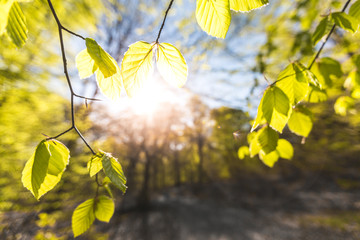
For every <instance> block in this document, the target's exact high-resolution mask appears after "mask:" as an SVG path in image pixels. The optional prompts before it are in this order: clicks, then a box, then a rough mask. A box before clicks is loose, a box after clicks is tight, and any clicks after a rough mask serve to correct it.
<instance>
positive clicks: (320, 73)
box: [312, 57, 343, 87]
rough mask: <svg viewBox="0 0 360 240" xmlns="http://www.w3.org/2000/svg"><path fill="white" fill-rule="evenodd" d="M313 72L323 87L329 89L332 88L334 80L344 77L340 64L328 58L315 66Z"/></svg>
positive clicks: (320, 60)
mask: <svg viewBox="0 0 360 240" xmlns="http://www.w3.org/2000/svg"><path fill="white" fill-rule="evenodd" d="M312 72H313V73H314V74H315V76H316V77H317V79H318V80H319V82H320V84H321V85H322V86H328V87H331V86H332V81H333V80H336V79H338V78H340V77H341V76H342V75H343V72H342V70H341V65H340V63H339V62H338V61H336V60H334V59H332V58H328V57H325V58H321V59H319V60H318V61H317V62H316V63H315V64H314V65H313V68H312Z"/></svg>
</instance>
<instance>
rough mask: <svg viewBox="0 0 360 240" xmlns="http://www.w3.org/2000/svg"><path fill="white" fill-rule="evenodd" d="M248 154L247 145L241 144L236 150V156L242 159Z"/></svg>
mask: <svg viewBox="0 0 360 240" xmlns="http://www.w3.org/2000/svg"><path fill="white" fill-rule="evenodd" d="M249 154H250V152H249V147H248V146H241V147H240V148H239V150H238V157H239V158H240V159H244V158H245V156H248V155H249Z"/></svg>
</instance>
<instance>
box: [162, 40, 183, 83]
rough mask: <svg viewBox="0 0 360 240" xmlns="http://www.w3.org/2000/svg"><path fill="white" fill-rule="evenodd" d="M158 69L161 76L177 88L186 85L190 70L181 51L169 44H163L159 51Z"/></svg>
mask: <svg viewBox="0 0 360 240" xmlns="http://www.w3.org/2000/svg"><path fill="white" fill-rule="evenodd" d="M156 64H157V68H158V70H159V72H160V74H161V76H162V77H163V78H164V79H165V80H166V81H168V82H169V83H171V84H173V85H174V86H177V87H182V86H184V84H185V83H186V80H187V75H188V68H187V65H186V62H185V59H184V57H183V56H182V55H181V53H180V51H179V50H177V49H176V48H175V47H174V46H173V45H171V44H169V43H161V44H159V45H158V49H157V59H156Z"/></svg>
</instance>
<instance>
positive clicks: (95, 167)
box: [87, 153, 104, 177]
mask: <svg viewBox="0 0 360 240" xmlns="http://www.w3.org/2000/svg"><path fill="white" fill-rule="evenodd" d="M103 156H104V153H97V154H95V155H93V156H92V157H91V159H90V161H89V162H88V163H87V169H88V171H89V174H90V177H92V176H94V175H95V174H97V173H98V172H99V171H100V170H101V169H102V168H103V166H102V157H103Z"/></svg>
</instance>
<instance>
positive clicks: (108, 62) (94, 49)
mask: <svg viewBox="0 0 360 240" xmlns="http://www.w3.org/2000/svg"><path fill="white" fill-rule="evenodd" d="M85 43H86V49H87V52H88V53H89V55H90V56H91V58H92V59H93V60H94V61H95V64H96V66H97V67H98V68H99V70H100V71H101V73H102V74H103V75H104V77H105V78H108V77H110V76H112V75H114V74H115V73H116V72H117V64H116V62H115V63H114V61H113V59H112V57H111V56H110V55H109V54H108V53H107V52H105V51H104V49H102V47H101V46H100V45H99V44H98V43H97V42H96V41H95V40H94V39H91V38H86V40H85Z"/></svg>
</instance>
